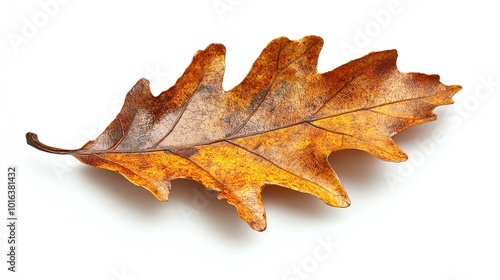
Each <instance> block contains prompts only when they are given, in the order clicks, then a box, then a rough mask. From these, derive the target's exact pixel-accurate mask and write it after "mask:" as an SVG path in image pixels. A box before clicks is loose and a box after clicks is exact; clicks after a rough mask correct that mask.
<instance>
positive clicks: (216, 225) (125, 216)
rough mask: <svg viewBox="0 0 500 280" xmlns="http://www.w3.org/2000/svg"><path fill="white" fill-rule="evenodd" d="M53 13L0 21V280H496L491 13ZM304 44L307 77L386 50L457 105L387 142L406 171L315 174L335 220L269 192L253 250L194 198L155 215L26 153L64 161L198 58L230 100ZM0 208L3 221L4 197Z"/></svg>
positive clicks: (60, 7)
mask: <svg viewBox="0 0 500 280" xmlns="http://www.w3.org/2000/svg"><path fill="white" fill-rule="evenodd" d="M54 1H55V0H53V1H52V2H51V1H49V0H39V1H32V0H30V1H2V2H1V3H2V4H1V7H0V11H1V16H0V18H1V19H0V20H1V38H0V40H1V53H2V58H1V66H2V67H1V71H2V72H1V76H0V77H1V80H0V84H1V95H0V96H1V100H0V102H1V105H2V119H1V121H2V127H1V132H0V135H1V143H0V146H1V149H2V153H1V161H2V164H1V165H0V166H1V168H2V169H4V171H2V172H1V174H5V175H3V176H5V178H6V176H7V175H6V172H7V171H6V167H7V165H8V164H14V165H17V166H18V169H19V174H18V180H19V189H18V212H17V213H18V217H19V221H18V223H19V225H18V232H17V238H18V251H17V255H18V263H17V270H18V272H17V273H15V274H14V273H10V272H7V263H6V262H5V261H4V260H6V258H7V257H6V249H7V248H6V243H7V242H6V238H7V236H8V233H7V228H6V226H4V225H3V223H4V222H2V226H1V227H0V241H1V242H0V249H1V252H2V253H1V254H2V257H0V260H2V261H1V262H0V263H2V264H1V265H0V271H1V273H2V275H5V276H6V277H5V276H1V277H0V278H1V279H106V280H110V279H112V280H122V279H136V280H141V279H144V280H145V279H201V278H218V279H384V280H388V279H428V280H432V279H439V280H465V279H500V270H499V269H498V264H499V263H500V253H499V252H500V238H499V237H500V203H499V202H498V199H499V197H500V190H499V189H500V183H499V180H498V172H499V171H498V167H499V164H498V162H497V160H498V159H499V158H500V153H499V149H498V146H497V145H498V140H499V137H498V135H499V134H498V128H499V127H498V121H499V120H500V119H499V117H500V110H499V109H498V106H499V105H500V104H499V100H500V98H499V96H498V95H499V94H500V72H499V62H500V57H499V54H498V53H499V50H500V44H499V40H498V37H499V36H498V35H499V34H498V27H499V26H500V21H499V20H498V18H499V17H498V9H497V8H496V7H495V6H494V5H493V4H492V3H494V2H493V1H469V2H468V3H469V4H463V3H464V2H466V1H461V2H459V1H448V2H446V3H444V2H445V1H441V2H439V3H437V2H438V1H407V0H401V1H395V2H394V1H392V2H391V1H389V0H381V1H338V2H339V3H335V2H334V1H329V2H327V1H307V2H306V1H282V2H279V3H278V1H276V2H272V1H245V0H241V1H236V0H217V1H214V0H205V1H169V2H168V3H167V1H148V0H146V1H78V0H66V1H65V2H63V1H62V0H61V1H60V2H54ZM340 2H342V4H340ZM44 3H52V5H48V7H47V5H44ZM54 3H56V5H54ZM214 5H215V6H214ZM216 6H217V7H219V8H218V9H217V8H216ZM224 9H226V10H224ZM388 15H389V16H388ZM31 24H33V26H30V25H31ZM23 32H24V34H23ZM310 34H315V35H319V36H321V37H323V39H324V41H325V45H324V48H323V51H322V53H321V55H320V58H319V71H320V72H325V71H328V70H331V69H333V68H335V67H337V66H339V65H341V64H343V63H346V62H348V61H349V60H351V59H353V58H356V57H360V56H362V55H364V54H366V53H368V52H370V51H376V50H384V49H393V48H395V49H397V50H398V53H399V58H398V67H399V69H400V70H401V71H404V72H413V71H415V72H423V73H429V74H439V75H440V76H441V81H442V82H443V83H445V84H448V85H450V84H460V85H462V86H463V87H464V89H463V90H462V91H460V92H459V93H458V94H457V95H456V96H455V98H454V100H455V104H454V105H451V106H445V107H440V108H438V109H436V110H435V112H436V113H437V114H438V116H439V117H438V120H437V121H435V122H432V123H428V124H424V125H421V126H418V127H413V128H410V129H408V130H407V131H405V132H403V133H401V134H399V135H397V136H396V137H395V139H396V141H397V143H398V144H399V145H400V146H401V147H402V149H403V150H404V151H406V152H407V153H408V154H409V156H410V159H409V161H407V162H406V163H399V164H395V163H386V162H383V161H380V160H378V159H376V158H374V157H372V156H370V155H368V154H366V153H363V152H360V151H343V152H339V153H338V154H335V155H332V156H331V157H330V161H331V163H332V166H333V167H334V169H335V170H336V171H337V173H338V175H339V177H340V179H341V180H342V182H343V184H344V186H345V188H346V189H347V191H348V193H349V195H350V198H351V200H352V205H351V206H350V207H349V208H346V209H337V208H331V207H329V206H327V205H325V204H324V203H323V202H321V201H320V200H319V199H317V198H315V197H312V196H309V195H306V194H301V193H296V192H293V191H289V190H284V189H280V188H278V187H269V188H267V189H266V190H265V191H264V193H263V198H264V203H265V205H266V210H267V216H268V228H267V230H266V231H264V232H262V233H259V232H255V231H253V230H251V229H250V228H249V227H248V226H247V224H246V223H244V222H243V221H242V220H240V219H239V217H238V215H237V213H236V210H235V209H234V207H233V206H231V205H228V204H227V203H226V202H225V201H219V200H217V199H215V198H211V197H210V198H207V197H206V195H205V194H203V187H202V186H201V185H198V184H196V183H193V182H190V181H175V182H174V186H173V190H172V195H171V197H170V201H169V202H167V203H161V202H159V201H157V200H156V199H155V198H154V197H153V196H152V195H151V194H150V193H149V192H147V191H146V190H144V189H142V188H139V187H136V186H134V185H132V184H131V183H129V182H128V181H127V180H126V179H124V178H123V177H121V176H120V175H118V174H115V173H113V172H109V171H105V170H99V169H95V168H91V167H87V166H84V165H83V164H80V163H78V162H76V160H74V159H73V158H71V157H70V156H59V155H53V154H46V153H42V152H40V151H37V150H35V149H33V148H31V147H29V146H28V145H26V143H25V138H24V135H25V133H26V132H28V131H32V132H36V133H37V134H38V135H39V137H40V139H41V141H43V142H44V143H47V144H49V145H53V146H57V147H63V148H78V147H79V146H81V145H82V144H83V143H84V142H85V141H88V140H91V139H93V138H95V137H96V136H97V135H98V134H99V133H100V132H101V131H102V130H103V129H104V128H105V127H106V125H107V124H108V123H109V122H110V121H111V120H112V119H113V118H114V117H115V115H116V113H117V112H118V110H119V108H120V106H121V104H122V102H123V99H124V96H125V94H126V93H127V91H128V90H129V89H130V88H131V87H132V86H133V85H134V84H135V82H136V81H137V80H138V79H139V78H141V77H147V78H148V79H149V80H150V81H151V84H152V90H153V93H154V94H158V93H159V92H161V91H162V90H165V89H167V88H168V87H170V86H171V85H172V84H173V83H174V82H175V80H176V79H177V78H178V77H179V76H180V75H181V74H182V73H183V71H184V69H185V67H186V66H187V65H188V64H189V63H190V61H191V58H192V56H193V55H194V53H195V52H196V51H197V50H198V49H203V48H205V47H206V46H207V45H208V44H210V43H213V42H218V43H223V44H224V45H225V46H226V48H227V58H226V74H225V80H224V87H225V89H230V88H232V87H233V86H235V85H236V84H237V83H239V82H240V81H241V80H242V79H243V77H244V76H245V75H246V73H247V72H248V70H249V69H250V66H251V65H252V63H253V61H254V59H255V58H257V56H258V55H259V54H260V52H261V51H262V49H263V48H264V47H265V46H266V44H267V43H268V42H269V41H271V40H272V39H274V38H276V37H279V36H287V37H289V38H290V39H299V38H301V37H303V36H306V35H310ZM351 52H352V53H351ZM433 135H434V137H433ZM436 135H438V136H436ZM4 181H6V179H4ZM196 193H201V194H202V195H198V196H197V195H196ZM0 197H1V199H0V200H1V203H0V209H1V210H0V213H3V214H2V215H0V216H1V217H4V216H5V214H6V209H7V206H6V188H3V190H2V191H1V196H0ZM2 220H4V218H2ZM5 223H6V222H5ZM328 242H330V243H332V244H333V245H334V246H333V245H332V247H331V248H329V249H328V250H327V249H325V248H324V247H322V246H323V245H322V244H324V243H328ZM294 267H295V268H294ZM294 271H301V272H294Z"/></svg>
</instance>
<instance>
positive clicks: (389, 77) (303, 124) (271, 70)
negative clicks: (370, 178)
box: [26, 36, 461, 231]
mask: <svg viewBox="0 0 500 280" xmlns="http://www.w3.org/2000/svg"><path fill="white" fill-rule="evenodd" d="M322 46H323V40H322V39H321V38H320V37H316V36H308V37H304V38H302V39H300V40H297V41H291V40H289V39H287V38H285V37H281V38H277V39H275V40H273V41H271V42H270V43H269V44H268V45H267V47H266V48H265V49H264V50H263V51H262V53H261V55H260V56H259V57H258V58H257V60H256V61H255V62H254V64H253V66H252V68H251V69H250V72H249V73H248V75H247V76H246V77H245V78H244V80H243V81H242V82H241V83H240V84H239V85H237V86H235V87H234V88H233V89H231V90H229V91H226V90H224V89H223V88H222V79H223V75H224V69H225V52H226V50H225V47H224V46H223V45H221V44H211V45H209V46H208V47H207V48H206V49H205V50H202V51H198V52H197V53H196V54H195V56H194V57H193V61H192V62H191V64H190V65H189V66H188V68H187V69H186V71H185V72H184V74H183V75H182V76H181V77H180V78H179V79H178V80H177V82H176V83H175V85H174V86H172V87H171V88H170V89H168V90H167V91H164V92H162V93H161V94H160V95H158V96H156V97H155V96H153V95H152V94H151V91H150V88H149V82H148V80H146V79H141V80H139V81H138V82H137V84H136V85H135V86H134V87H133V88H132V89H131V90H130V92H129V93H128V94H127V96H126V98H125V103H124V105H123V108H122V109H121V111H120V113H119V114H118V116H117V117H116V118H115V119H114V120H113V121H112V122H111V124H110V125H109V126H108V127H107V128H106V130H105V131H104V132H103V133H102V134H101V135H100V136H99V137H97V139H95V140H93V141H90V142H88V143H87V144H85V145H84V146H83V147H81V148H80V149H77V150H65V149H59V148H54V147H50V146H47V145H44V144H42V143H41V142H39V141H38V137H37V136H36V134H34V133H27V135H26V137H27V142H28V144H29V145H31V146H33V147H35V148H37V149H40V150H42V151H46V152H51V153H57V154H71V155H73V156H74V157H76V158H77V159H79V160H80V161H81V162H83V163H85V164H88V165H91V166H95V167H99V168H104V169H109V170H113V171H116V172H119V173H120V174H122V175H123V176H125V177H126V178H127V179H128V180H130V181H131V182H132V183H134V184H136V185H138V186H142V187H144V188H146V189H147V190H149V191H150V192H151V193H152V194H153V195H154V196H156V198H158V199H159V200H161V201H166V200H167V199H168V197H169V193H170V187H171V181H172V180H173V179H177V178H188V179H192V180H195V181H198V182H200V183H202V184H203V185H204V186H205V187H206V188H207V189H210V190H214V191H217V192H218V198H220V199H222V198H223V199H226V200H227V202H229V203H230V204H233V205H234V206H235V207H236V209H237V211H238V214H239V215H240V217H241V218H242V219H243V220H245V221H246V222H247V223H248V224H249V225H250V226H251V227H252V228H253V229H255V230H258V231H262V230H264V229H265V228H266V214H265V210H264V206H263V204H262V201H261V192H262V189H263V187H264V186H266V185H269V184H273V185H279V186H282V187H285V188H290V189H293V190H296V191H300V192H304V193H309V194H312V195H315V196H317V197H318V198H320V199H321V200H323V201H324V202H325V203H326V204H328V205H331V206H336V207H347V206H349V204H350V200H349V198H348V196H347V194H346V191H345V190H344V188H343V187H342V185H341V183H340V181H339V178H338V177H337V175H336V174H335V172H334V171H333V170H332V168H331V167H330V165H329V164H328V161H327V157H328V156H329V155H330V154H331V153H332V152H335V151H338V150H343V149H359V150H363V151H366V152H368V153H370V154H372V155H374V156H376V157H377V158H379V159H382V160H386V161H393V162H399V161H404V160H406V159H407V156H406V154H405V153H404V152H403V151H401V150H400V149H399V147H398V146H397V145H396V144H395V142H394V141H393V140H392V136H394V135H395V134H396V133H398V132H400V131H402V130H404V129H406V128H408V127H410V126H412V125H416V124H421V123H424V122H428V121H432V120H434V119H436V115H435V114H434V113H433V112H432V110H433V109H434V108H435V107H436V106H439V105H444V104H451V103H453V101H452V99H451V98H452V96H453V94H454V93H455V92H457V91H459V90H460V89H461V87H460V86H458V85H453V86H445V85H443V84H442V83H440V82H439V76H438V75H425V74H421V73H402V72H400V71H399V70H398V69H397V68H396V58H397V52H396V51H395V50H388V51H381V52H373V53H370V54H368V55H366V56H364V57H362V58H360V59H356V60H353V61H351V62H349V63H347V64H345V65H342V66H340V67H338V68H336V69H334V70H332V71H329V72H326V73H318V72H317V60H318V56H319V53H320V50H321V48H322Z"/></svg>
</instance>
